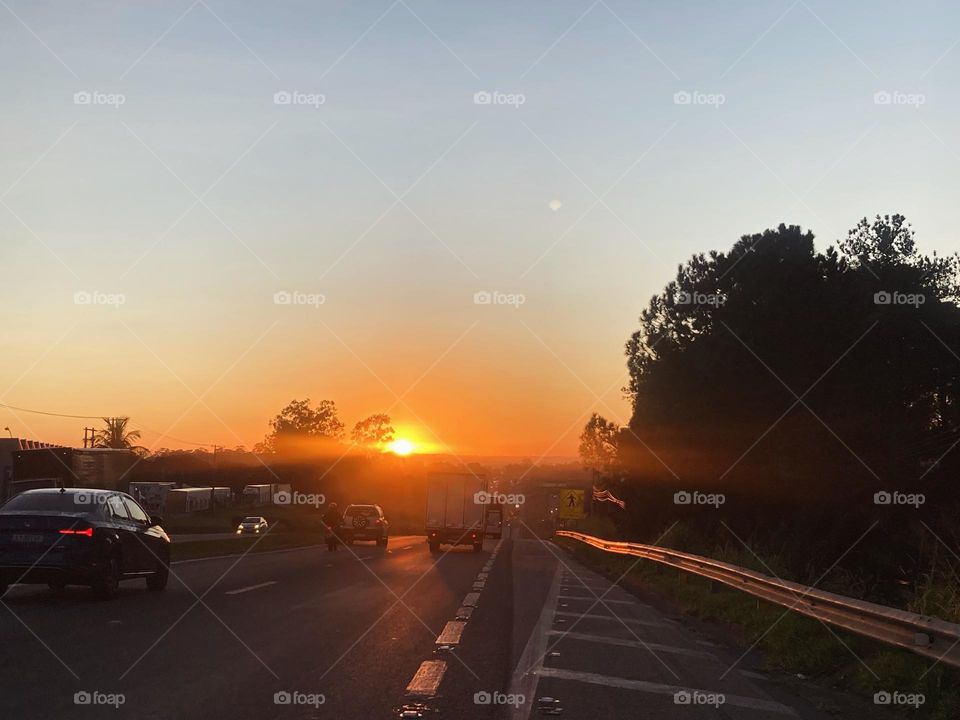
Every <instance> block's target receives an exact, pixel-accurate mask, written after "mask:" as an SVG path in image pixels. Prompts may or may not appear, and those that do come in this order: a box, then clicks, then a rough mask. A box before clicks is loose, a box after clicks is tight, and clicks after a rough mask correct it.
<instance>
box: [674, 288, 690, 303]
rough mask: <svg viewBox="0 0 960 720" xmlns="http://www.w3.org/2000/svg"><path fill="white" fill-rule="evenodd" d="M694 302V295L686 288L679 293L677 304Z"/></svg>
mask: <svg viewBox="0 0 960 720" xmlns="http://www.w3.org/2000/svg"><path fill="white" fill-rule="evenodd" d="M692 302H693V296H692V295H691V294H690V293H688V292H687V291H686V290H681V291H680V292H678V293H677V305H689V304H690V303H692Z"/></svg>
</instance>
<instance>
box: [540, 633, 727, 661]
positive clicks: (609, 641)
mask: <svg viewBox="0 0 960 720" xmlns="http://www.w3.org/2000/svg"><path fill="white" fill-rule="evenodd" d="M548 634H549V635H556V636H559V637H561V638H564V639H567V640H581V641H583V642H595V643H603V644H605V645H618V646H620V647H632V648H646V649H648V650H654V651H656V652H664V653H673V654H675V655H690V656H691V657H702V658H709V659H711V660H716V659H717V658H716V656H715V655H711V654H710V653H708V652H704V651H703V650H690V649H688V648H681V647H673V646H671V645H661V644H660V643H649V642H637V641H636V640H621V639H620V638H615V637H608V636H607V635H594V634H592V633H579V632H564V631H563V630H551V631H550V632H549V633H548Z"/></svg>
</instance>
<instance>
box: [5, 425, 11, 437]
mask: <svg viewBox="0 0 960 720" xmlns="http://www.w3.org/2000/svg"><path fill="white" fill-rule="evenodd" d="M4 430H6V431H7V432H8V433H10V437H13V431H12V430H11V429H10V428H9V427H5V428H4Z"/></svg>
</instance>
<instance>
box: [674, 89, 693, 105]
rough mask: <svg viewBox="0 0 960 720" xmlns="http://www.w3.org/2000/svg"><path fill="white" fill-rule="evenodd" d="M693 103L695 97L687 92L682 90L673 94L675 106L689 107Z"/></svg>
mask: <svg viewBox="0 0 960 720" xmlns="http://www.w3.org/2000/svg"><path fill="white" fill-rule="evenodd" d="M691 102H693V95H691V94H690V93H689V92H687V91H686V90H680V91H679V92H675V93H674V94H673V104H674V105H689V104H690V103H691Z"/></svg>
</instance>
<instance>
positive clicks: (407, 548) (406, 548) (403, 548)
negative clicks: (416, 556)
mask: <svg viewBox="0 0 960 720" xmlns="http://www.w3.org/2000/svg"><path fill="white" fill-rule="evenodd" d="M400 549H401V550H412V549H413V545H407V546H406V547H402V548H400Z"/></svg>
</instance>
